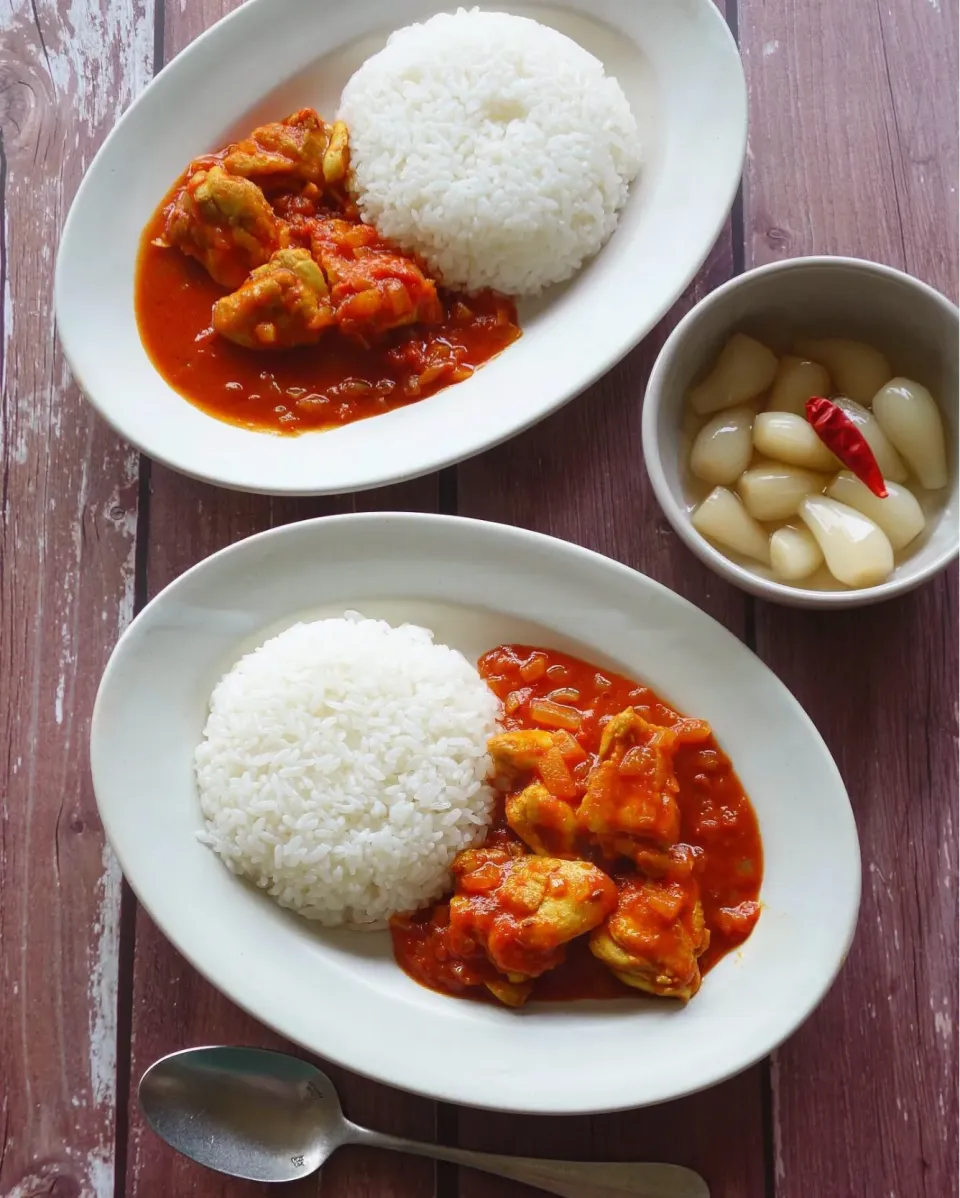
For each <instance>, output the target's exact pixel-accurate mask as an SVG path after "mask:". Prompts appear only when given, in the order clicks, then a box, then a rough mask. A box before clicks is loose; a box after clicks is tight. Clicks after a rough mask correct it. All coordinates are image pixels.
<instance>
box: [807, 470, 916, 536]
mask: <svg viewBox="0 0 960 1198" xmlns="http://www.w3.org/2000/svg"><path fill="white" fill-rule="evenodd" d="M885 481H886V484H887V496H886V498H885V499H880V498H878V497H877V496H876V495H874V494H873V492H872V491H871V490H870V488H869V487H865V486H864V485H863V483H862V482H861V481H860V480H859V478H856V477H855V476H854V475H853V474H852V473H851V472H850V471H849V470H841V472H840V473H839V474H838V475H837V477H836V478H835V479H834V480H833V482H832V483H831V484H830V486H829V487H827V494H828V495H829V496H830V498H831V499H836V500H837V501H838V502H839V503H845V504H846V505H847V506H848V507H852V508H856V509H857V511H858V512H862V513H863V514H864V515H865V516H867V517H869V518H870V519H871V520H872V521H873V522H874V524H877V525H879V527H880V528H882V529H883V531H884V532H885V533H886V534H887V537H888V538H889V540H890V544H891V545H892V546H893V548H894V549H895V550H899V549H903V548H904V546H906V545H909V544H910V542H911V541H912V540H913V539H914V537H916V536H919V535H920V533H921V532H923V529H924V526H925V524H926V519H925V518H924V515H923V509H922V508H921V507H920V504H919V503H918V502H917V499H916V496H915V495H914V494H913V492H912V491H908V490H907V488H906V487H902V486H900V484H899V483H895V482H891V481H890V480H889V479H887V480H885Z"/></svg>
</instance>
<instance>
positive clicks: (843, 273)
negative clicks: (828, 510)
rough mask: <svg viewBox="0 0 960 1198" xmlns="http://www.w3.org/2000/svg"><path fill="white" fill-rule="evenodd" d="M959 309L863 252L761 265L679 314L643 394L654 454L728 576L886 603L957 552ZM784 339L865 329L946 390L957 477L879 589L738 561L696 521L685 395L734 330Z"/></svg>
mask: <svg viewBox="0 0 960 1198" xmlns="http://www.w3.org/2000/svg"><path fill="white" fill-rule="evenodd" d="M958 327H960V325H958V312H957V308H956V306H955V305H954V304H952V303H950V301H949V300H947V299H945V298H944V297H943V296H942V295H941V294H940V293H939V292H937V291H934V290H933V288H931V287H928V286H927V285H926V284H925V283H921V282H920V281H919V280H917V279H914V278H911V276H910V275H906V274H903V273H902V272H901V271H898V270H893V269H892V268H891V267H888V266H880V265H878V264H877V263H874V262H865V261H863V260H861V259H859V258H832V257H816V258H794V259H790V260H788V261H786V262H776V263H772V264H771V265H769V266H761V267H758V268H757V269H756V270H751V271H748V272H747V273H746V274H743V275H739V276H738V277H737V278H735V279H731V280H730V282H729V283H725V284H724V285H723V286H722V287H718V288H717V290H716V291H714V292H712V293H711V294H710V295H708V296H707V297H706V299H704V300H702V301H701V302H700V303H699V304H697V305H696V307H694V308H693V309H691V311H690V312H688V313H687V315H686V316H685V317H684V318H683V320H681V321H680V323H679V324H678V325H677V327H676V328H675V329H674V331H673V333H672V334H671V335H670V337H669V338H668V340H667V342H666V344H665V345H664V347H663V349H662V350H661V351H660V355H659V357H658V358H657V361H656V363H655V364H654V368H653V371H652V373H651V375H650V381H649V383H648V384H647V391H646V395H645V397H644V401H643V423H642V429H643V454H644V459H645V461H646V465H647V473H648V474H649V476H650V481H651V483H652V484H653V489H654V492H655V493H656V496H657V499H658V500H659V502H660V506H661V507H662V508H663V511H664V514H665V515H666V517H667V519H668V520H669V521H670V523H671V524H672V525H673V527H674V529H675V530H676V532H677V533H678V534H679V536H680V537H681V539H682V540H683V541H684V542H685V543H686V544H687V545H688V546H689V547H690V548H691V549H692V550H693V552H694V553H695V554H696V555H697V556H698V557H699V558H701V559H702V560H703V561H704V562H706V564H707V565H708V566H709V567H710V568H711V569H712V570H714V571H715V572H716V573H717V574H720V575H721V576H722V577H724V578H726V579H727V580H728V581H730V582H732V583H735V584H736V585H737V586H739V587H742V588H743V590H745V591H749V592H751V594H754V595H759V596H760V598H762V599H771V600H773V601H774V602H777V603H785V604H790V605H792V606H795V607H818V608H841V607H860V606H864V605H866V604H869V603H879V602H880V601H881V600H883V599H890V598H892V597H893V596H894V595H900V594H902V593H903V592H904V591H909V590H911V589H912V588H913V587H916V586H919V585H920V584H921V583H922V582H925V581H926V580H927V579H928V578H930V577H932V576H933V575H934V574H936V573H937V572H938V571H939V570H942V569H943V568H944V566H946V565H947V564H948V563H949V562H950V561H952V560H953V558H955V557H956V556H957V548H958V527H957V518H958V506H960V505H958V472H957V453H956V445H957V419H958V417H957V410H958V374H957V357H958V354H957V345H958ZM737 330H743V331H744V332H747V333H753V334H755V335H756V336H758V337H759V338H761V339H763V340H767V341H770V342H771V343H773V344H776V343H780V344H783V345H789V343H790V341H791V340H792V338H793V337H795V336H811V337H847V336H849V337H858V338H861V339H862V340H864V341H867V342H869V343H871V344H873V345H876V346H877V348H878V349H881V350H883V352H884V353H885V354H886V355H887V356H888V357H889V359H890V361H891V363H892V365H893V367H894V370H895V372H896V373H897V374H902V375H905V376H907V377H908V378H915V379H917V380H918V381H919V382H921V383H923V384H924V386H926V387H929V389H930V391H931V392H932V393H933V395H934V396H935V398H936V399H937V401H938V403H939V405H940V410H941V412H942V413H943V416H944V420H945V423H946V427H947V439H948V443H949V444H948V452H949V454H950V466H951V483H950V485H949V486H948V488H947V489H946V490H945V493H944V496H943V504H942V508H941V509H940V511H939V514H938V515H936V516H935V518H934V519H933V520H931V521H930V522H929V523H928V526H927V529H926V531H925V532H924V533H923V534H922V535H921V537H920V538H918V541H917V543H916V545H915V546H913V547H912V548H911V549H910V551H909V552H908V553H907V555H906V556H905V557H904V559H903V560H902V561H900V562H899V563H898V564H897V566H896V568H895V569H894V572H893V574H892V575H891V576H890V578H889V579H888V580H887V581H886V582H883V583H881V584H880V585H879V586H875V587H863V588H859V589H856V590H831V591H827V590H813V589H804V588H802V587H796V586H787V585H785V584H783V583H779V582H776V581H774V580H773V579H767V578H764V577H761V576H760V575H759V574H757V573H755V572H753V571H752V570H750V569H748V568H747V567H745V566H741V565H738V564H737V563H736V562H734V561H731V559H730V558H728V557H726V556H725V555H724V554H723V553H722V552H721V551H720V550H719V549H717V548H715V547H714V546H713V545H712V544H711V543H710V542H709V541H707V540H706V539H705V538H704V537H702V536H701V535H700V534H699V533H698V532H697V530H696V529H695V528H694V527H693V525H692V524H691V523H690V509H691V503H690V500H689V496H688V495H687V494H686V492H685V488H684V470H683V463H682V462H681V456H682V453H683V436H682V431H681V422H682V418H683V411H684V405H685V401H686V394H687V391H688V390H689V388H690V386H691V384H692V383H694V382H696V381H697V379H698V378H699V377H702V375H703V374H705V373H706V371H707V370H708V369H709V367H710V366H711V365H712V364H713V362H714V361H715V360H716V357H717V354H718V353H719V351H720V348H721V346H722V345H723V343H724V341H725V340H726V338H727V337H728V336H729V335H730V334H731V333H732V332H734V331H737Z"/></svg>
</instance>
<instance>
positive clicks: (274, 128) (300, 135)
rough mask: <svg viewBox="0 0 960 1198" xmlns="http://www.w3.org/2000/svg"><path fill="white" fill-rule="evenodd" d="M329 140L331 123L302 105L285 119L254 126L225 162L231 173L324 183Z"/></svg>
mask: <svg viewBox="0 0 960 1198" xmlns="http://www.w3.org/2000/svg"><path fill="white" fill-rule="evenodd" d="M329 143H330V130H329V128H328V127H327V125H326V124H325V123H324V122H323V121H322V120H321V119H320V117H319V116H318V115H317V113H316V112H314V110H313V109H312V108H301V109H300V111H299V112H294V113H292V114H291V115H290V116H288V117H286V118H285V119H284V120H282V121H273V122H272V123H271V124H269V125H260V126H259V127H258V128H257V129H254V131H253V132H252V133H251V134H250V136H249V137H245V138H244V139H243V141H238V142H237V143H236V145H234V146H231V148H230V152H229V153H228V154H227V156H226V157H225V158H224V160H223V165H224V167H225V168H226V170H227V171H228V172H229V173H230V174H231V175H241V176H243V178H246V179H257V178H263V177H270V178H274V179H303V180H304V181H305V182H307V183H322V182H323V181H324V155H325V154H326V153H327V149H328V145H329ZM340 177H341V178H342V175H341V176H340Z"/></svg>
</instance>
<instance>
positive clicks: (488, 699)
mask: <svg viewBox="0 0 960 1198" xmlns="http://www.w3.org/2000/svg"><path fill="white" fill-rule="evenodd" d="M498 710H499V703H498V701H497V699H496V698H495V697H494V695H493V694H492V693H491V692H490V690H489V688H488V687H487V686H486V684H485V683H484V682H483V680H482V679H481V678H480V676H479V674H478V673H477V671H476V669H474V667H473V666H472V665H470V664H469V662H467V661H466V659H465V658H464V657H462V656H461V655H460V654H459V653H457V652H456V651H455V650H453V649H450V648H447V646H445V645H437V644H434V643H433V634H432V633H430V632H428V631H427V630H426V629H424V628H417V627H414V626H412V625H404V626H403V627H401V628H392V627H391V626H390V625H389V624H386V623H384V622H383V621H380V620H365V619H362V618H361V617H359V616H356V615H355V614H350V613H348V615H347V616H346V617H344V618H343V619H332V620H319V621H316V622H314V623H309V624H297V625H296V626H294V627H293V628H290V629H288V630H287V631H286V632H283V633H281V634H280V635H279V636H276V637H274V638H273V639H271V640H269V641H267V642H266V643H265V644H264V645H262V646H261V647H260V648H259V649H257V650H256V651H255V652H253V653H250V654H247V656H245V657H243V658H241V660H240V661H239V662H237V664H236V665H235V666H234V667H233V669H231V670H230V671H229V673H228V674H226V675H225V676H224V678H223V679H222V680H221V681H220V682H219V683H218V685H217V687H216V689H215V690H214V692H213V696H212V698H211V701H210V715H209V718H208V720H207V724H206V727H205V728H204V733H203V741H202V743H201V744H200V745H199V747H198V748H197V750H196V756H195V767H196V778H197V786H198V789H199V794H200V805H201V808H202V810H203V815H204V817H205V821H206V822H205V828H204V830H203V832H202V833H200V839H201V840H202V841H204V842H205V843H206V844H208V845H210V847H211V848H212V849H214V850H215V851H216V852H217V853H219V854H220V856H221V857H222V858H223V860H224V862H225V863H226V865H227V866H228V867H229V868H230V869H231V870H232V871H233V872H234V873H236V874H239V875H241V876H243V877H245V878H248V879H249V880H250V881H252V882H253V883H255V884H256V885H257V886H259V887H262V888H263V889H264V890H266V891H267V892H268V893H269V894H271V895H272V896H273V897H274V898H275V899H276V900H277V901H278V902H279V903H280V904H281V905H282V906H284V907H289V908H291V909H292V910H294V911H297V912H298V913H299V914H300V915H303V916H306V917H307V918H308V919H314V920H317V921H319V922H320V923H322V924H325V925H328V926H335V925H338V924H348V925H351V926H355V927H363V928H375V927H382V926H383V925H384V923H385V921H386V920H387V919H388V918H389V917H390V916H391V915H392V914H394V913H395V912H399V911H409V910H413V909H415V908H418V907H421V906H423V905H424V904H426V903H428V902H431V901H432V900H434V899H436V898H438V897H439V896H440V894H441V893H442V892H443V890H444V889H445V888H446V886H447V884H448V882H449V873H448V870H449V866H450V863H451V861H452V860H453V858H454V856H455V855H456V854H457V853H458V852H459V851H460V850H461V849H463V848H467V847H469V846H470V845H472V844H475V843H477V842H478V841H479V840H482V838H483V835H484V833H485V830H486V827H487V824H488V823H489V820H490V817H491V811H492V803H493V793H492V791H491V789H490V787H489V786H488V785H487V784H486V782H485V778H486V775H487V770H488V767H489V760H488V758H487V749H486V743H487V738H488V737H489V736H490V735H491V734H492V733H493V732H494V731H495V730H496V719H497V715H498Z"/></svg>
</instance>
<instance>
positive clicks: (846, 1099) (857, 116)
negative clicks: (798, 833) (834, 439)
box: [741, 0, 957, 1198]
mask: <svg viewBox="0 0 960 1198" xmlns="http://www.w3.org/2000/svg"><path fill="white" fill-rule="evenodd" d="M741 21H742V30H743V37H744V44H743V50H744V57H745V61H746V64H747V69H748V79H749V83H750V96H751V120H752V133H751V147H752V153H751V155H750V157H749V164H748V170H747V176H746V188H745V191H746V203H745V214H746V227H747V239H746V240H747V264H748V265H757V264H760V263H762V262H766V261H770V260H771V259H773V258H777V257H781V256H793V255H796V254H804V253H815V252H838V253H853V254H858V255H862V256H864V257H869V258H874V259H878V260H879V261H882V262H887V263H890V264H891V265H894V266H899V267H901V268H904V269H906V270H909V271H911V272H912V273H914V274H917V275H919V276H920V277H921V278H923V279H925V280H926V281H927V282H930V283H932V284H933V285H934V286H937V287H939V288H940V289H941V290H943V291H945V292H946V293H947V294H949V295H951V296H955V294H956V268H957V240H956V227H957V225H956V204H957V189H956V181H957V147H956V103H957V97H956V88H955V79H956V73H957V35H956V31H957V21H956V5H955V4H952V3H943V4H942V5H941V4H940V3H938V2H935V0H929V2H927V3H917V4H915V3H911V2H910V0H896V2H894V3H891V4H887V5H875V4H874V3H873V2H872V0H857V2H851V3H848V4H843V5H837V4H831V3H827V2H823V0H821V2H820V3H811V4H807V5H795V4H791V3H788V2H787V0H741ZM956 609H957V594H956V572H955V570H951V571H950V572H949V573H948V575H947V576H944V577H941V578H940V579H938V580H936V581H935V582H933V583H930V584H928V585H927V586H926V587H924V588H922V589H921V590H920V591H918V592H916V593H915V594H914V595H912V596H907V597H905V598H903V599H901V600H899V601H897V602H894V603H888V604H884V605H882V606H881V607H878V608H866V609H864V610H863V611H862V612H851V613H845V614H842V615H836V616H829V617H825V616H822V615H816V614H811V613H800V612H791V611H787V610H784V609H778V608H775V607H772V606H768V605H765V604H760V605H758V608H757V642H758V649H759V652H760V653H761V655H762V656H763V657H764V658H765V659H766V660H767V661H768V662H769V663H770V665H771V666H772V667H773V668H774V669H775V670H776V672H777V673H778V674H779V675H780V676H781V678H783V679H784V681H785V682H786V683H787V685H788V686H790V687H791V689H792V690H793V691H794V693H795V694H796V695H797V697H798V698H799V699H800V701H801V702H802V703H803V704H804V705H805V706H806V708H807V710H808V712H809V713H810V715H811V716H812V717H813V719H814V720H815V721H816V723H817V724H818V726H819V727H820V729H821V731H822V732H823V734H824V736H825V738H826V740H827V743H828V744H829V746H830V748H831V750H832V751H833V753H834V755H835V756H836V758H837V761H838V764H839V766H840V769H841V772H842V773H843V775H844V778H845V780H846V782H847V786H848V788H849V790H850V795H851V799H852V801H853V805H854V808H855V811H856V815H857V820H858V825H859V829H860V837H861V845H862V850H863V861H864V895H863V906H862V910H861V917H860V927H859V931H858V934H857V940H856V942H855V944H854V948H853V951H852V953H851V956H850V959H849V961H848V963H847V965H846V967H845V969H844V971H843V973H842V975H841V978H840V980H839V982H838V983H837V985H836V986H835V988H834V990H833V991H832V993H831V994H830V996H829V997H828V999H827V1000H826V1002H825V1003H824V1005H823V1007H822V1008H821V1009H820V1010H819V1011H818V1012H817V1013H816V1014H815V1015H814V1016H813V1017H812V1018H811V1019H810V1021H809V1022H808V1024H807V1025H806V1026H805V1027H804V1028H803V1029H801V1031H800V1032H799V1033H798V1034H797V1035H796V1036H794V1037H793V1038H792V1039H791V1040H790V1041H789V1042H788V1043H787V1044H786V1045H785V1046H784V1047H783V1048H782V1049H781V1050H780V1051H779V1052H778V1053H777V1054H776V1055H775V1057H774V1061H773V1067H772V1078H773V1098H774V1134H775V1147H776V1169H775V1176H776V1193H777V1195H778V1198H806V1196H807V1195H810V1194H819V1193H838V1194H839V1193H842V1194H849V1195H852V1196H853V1195H856V1196H860V1195H863V1196H866V1195H877V1194H883V1195H887V1194H891V1195H894V1194H895V1195H898V1196H899V1195H906V1194H909V1195H911V1196H912V1195H917V1198H921V1196H930V1198H933V1196H934V1195H940V1194H948V1193H954V1192H955V1191H956V1189H957V1154H956V1124H957V1106H956V1081H955V1079H956V1070H957V1043H956V1028H955V1025H954V1018H955V1015H956V1009H957V991H956V985H957V945H956V906H957V895H956V881H957V878H956V857H957V841H956V826H955V812H956V793H957V774H956V748H955V739H954V738H955V735H956V725H955V717H956V707H955V703H956V677H957V641H956ZM811 1146H814V1150H811Z"/></svg>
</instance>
